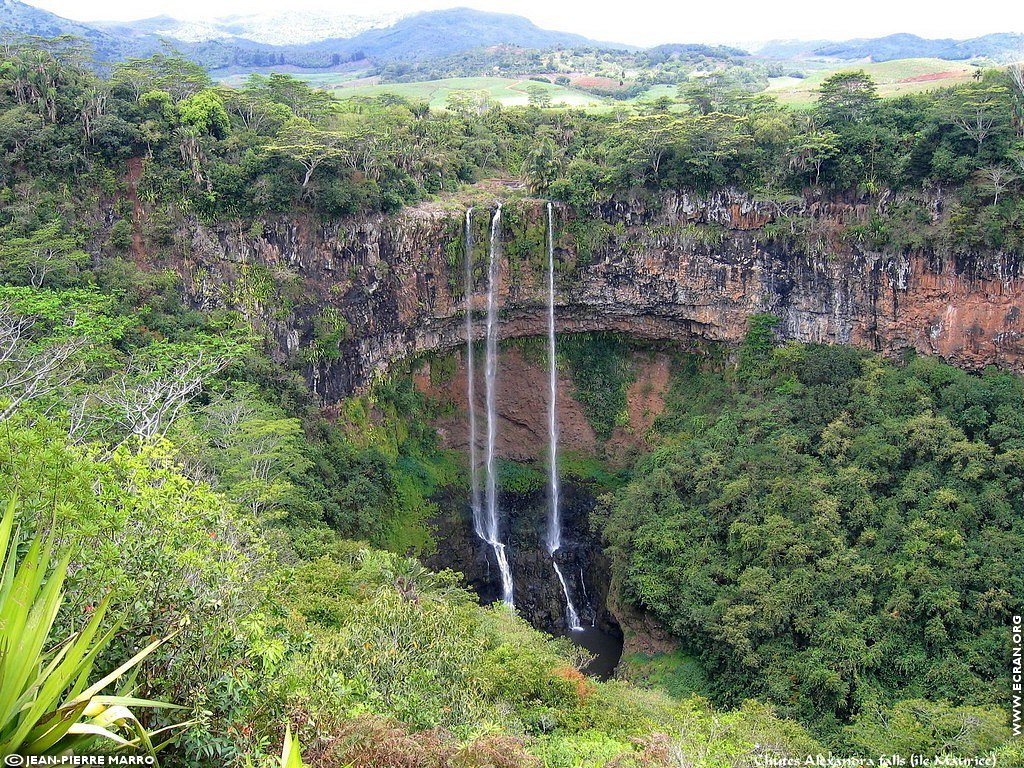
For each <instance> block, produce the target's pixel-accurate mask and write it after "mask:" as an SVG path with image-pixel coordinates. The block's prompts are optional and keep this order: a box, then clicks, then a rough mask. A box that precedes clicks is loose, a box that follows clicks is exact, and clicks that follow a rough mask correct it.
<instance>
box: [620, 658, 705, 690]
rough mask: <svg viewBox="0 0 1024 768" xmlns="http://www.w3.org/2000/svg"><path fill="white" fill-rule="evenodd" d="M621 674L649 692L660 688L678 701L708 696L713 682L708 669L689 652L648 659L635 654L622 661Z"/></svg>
mask: <svg viewBox="0 0 1024 768" xmlns="http://www.w3.org/2000/svg"><path fill="white" fill-rule="evenodd" d="M620 670H621V673H622V674H624V675H625V678H626V679H627V680H629V681H630V682H632V683H635V684H637V685H641V686H643V687H645V688H660V689H662V690H664V691H665V692H666V693H668V694H669V695H670V696H674V697H675V698H677V699H685V698H687V697H689V696H692V695H694V694H696V695H698V696H707V695H708V693H709V691H710V681H709V680H708V675H707V671H706V670H705V668H704V665H703V664H702V663H701V662H700V659H698V658H697V657H696V656H693V655H690V654H688V653H686V652H685V651H681V650H679V651H673V652H672V653H656V654H653V655H647V654H643V653H633V654H630V655H629V656H627V657H625V658H624V659H623V660H622V665H621V667H620Z"/></svg>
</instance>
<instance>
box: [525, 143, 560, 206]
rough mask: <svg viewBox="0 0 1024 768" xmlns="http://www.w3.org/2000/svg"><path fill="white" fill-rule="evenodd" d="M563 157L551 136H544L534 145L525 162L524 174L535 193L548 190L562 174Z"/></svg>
mask: <svg viewBox="0 0 1024 768" xmlns="http://www.w3.org/2000/svg"><path fill="white" fill-rule="evenodd" d="M561 169H562V158H561V157H560V155H559V153H558V148H557V147H556V146H555V142H554V141H552V139H551V138H550V137H544V138H542V139H541V140H540V141H539V142H537V144H536V145H535V146H534V148H533V150H532V151H531V152H530V154H529V155H527V156H526V162H525V163H524V164H523V175H524V176H525V177H526V183H527V186H528V187H529V188H530V191H531V192H532V193H533V194H540V193H542V192H545V191H547V189H548V188H549V187H550V186H551V184H552V182H554V181H555V180H556V179H557V178H558V177H559V175H560V172H561Z"/></svg>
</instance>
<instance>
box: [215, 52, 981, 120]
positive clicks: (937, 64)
mask: <svg viewBox="0 0 1024 768" xmlns="http://www.w3.org/2000/svg"><path fill="white" fill-rule="evenodd" d="M809 66H810V67H815V70H814V71H812V72H811V74H809V75H808V76H807V77H805V78H797V77H775V78H771V80H770V81H769V85H768V87H767V89H766V90H765V93H769V94H771V95H773V96H776V97H777V98H778V99H779V101H781V102H782V103H784V104H788V105H789V106H792V107H796V108H806V107H809V106H810V105H812V104H813V103H814V100H815V98H816V96H817V90H818V88H819V87H820V86H821V83H822V82H823V81H824V80H825V79H826V78H827V77H829V76H830V75H832V74H834V73H835V72H840V71H846V70H856V69H863V70H864V71H866V72H867V73H868V74H869V75H871V77H872V78H874V80H875V82H876V83H877V84H878V91H879V93H880V94H881V95H882V96H900V95H903V94H907V93H919V92H921V91H926V90H932V89H934V88H942V87H946V86H951V85H956V84H957V83H963V82H967V81H969V80H970V79H971V77H972V76H973V74H974V73H975V72H977V71H978V68H977V67H975V66H973V65H971V64H967V63H963V62H956V61H944V60H942V59H899V60H896V61H886V62H881V63H877V64H876V63H871V62H867V63H852V64H851V63H847V64H843V65H836V64H829V63H825V62H819V63H817V64H810V65H809ZM289 74H291V75H293V76H294V77H297V78H299V79H300V80H304V81H306V82H307V83H309V84H310V85H312V86H314V87H316V88H321V89H323V90H325V91H328V92H330V93H332V94H334V95H335V96H337V97H338V98H340V99H345V98H352V97H356V96H378V95H380V94H383V93H391V94H396V95H398V96H403V97H405V98H407V99H410V100H412V101H426V102H427V103H429V104H430V106H431V107H432V108H434V109H443V108H444V107H446V106H447V104H448V97H449V96H450V95H451V93H452V92H453V91H486V92H487V94H488V95H489V96H490V97H491V99H493V100H494V101H495V102H498V103H500V104H503V105H505V106H524V105H526V104H527V103H528V88H530V87H532V86H539V87H541V88H543V89H545V90H546V91H548V92H549V93H550V94H551V106H553V107H558V106H565V107H582V108H586V109H590V110H595V111H605V110H610V109H613V108H615V107H617V106H618V107H633V108H643V107H644V105H645V104H649V103H650V102H653V101H654V100H655V99H657V98H659V97H661V96H668V97H670V98H673V99H674V98H675V97H676V93H677V89H678V86H676V85H666V84H659V85H654V86H652V87H650V88H649V89H647V90H646V91H645V92H643V93H642V94H640V95H639V96H637V97H635V98H633V99H630V100H628V101H621V102H620V101H615V100H614V99H608V98H603V97H600V96H594V95H592V94H589V93H586V92H585V91H581V90H578V89H576V88H571V87H567V86H562V85H555V84H553V83H546V82H540V81H536V80H528V79H517V78H508V77H452V78H446V79H443V80H425V81H420V82H413V83H379V82H377V78H371V77H367V76H366V75H367V72H366V71H365V70H348V71H334V72H289ZM245 78H246V75H245V74H238V73H236V74H232V75H230V76H228V77H224V78H222V79H221V82H223V83H224V84H225V85H229V86H232V87H240V86H241V85H242V84H243V83H244V82H245ZM683 109H685V105H684V104H682V103H681V102H680V103H678V104H677V106H676V107H674V108H673V111H678V110H683Z"/></svg>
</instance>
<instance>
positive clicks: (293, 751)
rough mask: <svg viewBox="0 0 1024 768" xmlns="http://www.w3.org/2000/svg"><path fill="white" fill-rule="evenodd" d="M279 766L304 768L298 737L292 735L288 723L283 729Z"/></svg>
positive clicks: (283, 767)
mask: <svg viewBox="0 0 1024 768" xmlns="http://www.w3.org/2000/svg"><path fill="white" fill-rule="evenodd" d="M281 768H306V764H305V763H304V762H302V752H301V750H300V749H299V737H298V736H293V735H292V727H291V726H290V725H289V726H288V727H287V728H285V731H284V745H283V746H282V747H281Z"/></svg>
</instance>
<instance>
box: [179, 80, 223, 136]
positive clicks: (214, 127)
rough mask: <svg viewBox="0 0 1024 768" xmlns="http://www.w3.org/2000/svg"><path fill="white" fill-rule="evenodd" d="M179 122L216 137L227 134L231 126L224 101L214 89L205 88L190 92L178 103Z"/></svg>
mask: <svg viewBox="0 0 1024 768" xmlns="http://www.w3.org/2000/svg"><path fill="white" fill-rule="evenodd" d="M178 111H179V113H180V115H181V122H182V124H184V125H187V126H189V127H191V128H195V129H196V130H197V131H199V132H200V133H205V134H211V135H213V136H217V137H218V138H223V137H224V136H226V135H227V132H228V130H229V129H230V128H231V121H230V120H229V119H228V113H227V110H225V109H224V102H223V100H222V99H221V97H220V94H218V93H217V92H216V91H214V90H211V89H206V90H204V91H199V93H195V94H192V95H191V96H189V97H188V98H187V99H183V100H182V101H181V102H179V103H178Z"/></svg>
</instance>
